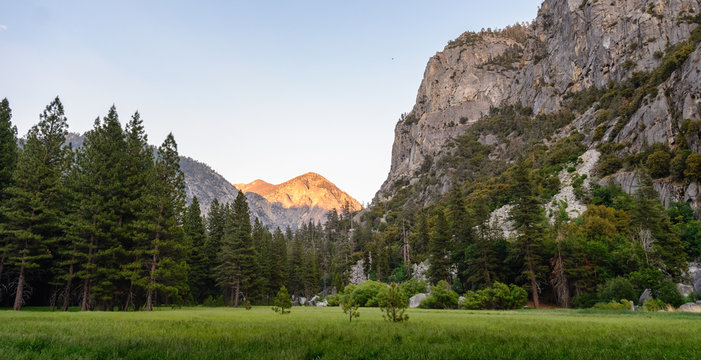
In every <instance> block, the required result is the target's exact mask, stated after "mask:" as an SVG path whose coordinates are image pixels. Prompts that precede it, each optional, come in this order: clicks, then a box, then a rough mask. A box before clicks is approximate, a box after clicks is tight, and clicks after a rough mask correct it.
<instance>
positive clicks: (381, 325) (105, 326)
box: [0, 307, 701, 359]
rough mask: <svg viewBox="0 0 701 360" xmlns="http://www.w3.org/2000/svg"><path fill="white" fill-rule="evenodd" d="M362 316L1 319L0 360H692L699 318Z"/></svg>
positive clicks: (697, 353)
mask: <svg viewBox="0 0 701 360" xmlns="http://www.w3.org/2000/svg"><path fill="white" fill-rule="evenodd" d="M408 313H409V316H410V320H409V322H407V323H399V324H392V323H388V322H386V321H383V320H382V317H381V313H380V311H379V310H378V309H375V308H361V309H360V317H359V318H358V319H356V321H353V322H352V323H348V321H347V319H346V318H345V315H344V314H343V312H342V311H341V309H340V308H299V307H295V308H293V309H292V313H291V314H289V315H279V314H275V313H273V311H271V310H270V308H268V307H254V308H253V309H252V310H250V311H246V310H243V309H228V308H214V309H213V308H187V309H180V310H171V309H162V310H160V311H154V312H152V313H145V312H132V313H119V312H88V313H80V312H69V313H51V312H39V311H22V312H12V311H0V359H120V358H126V359H316V358H325V359H375V358H381V359H427V358H435V359H466V358H471V359H473V358H476V359H514V358H523V359H543V358H551V359H554V358H565V359H591V358H604V359H647V358H650V359H652V358H656V359H659V358H666V359H698V358H701V346H700V345H699V344H701V315H698V314H683V313H659V314H658V313H631V312H610V311H592V310H589V311H568V310H549V311H535V310H530V311H501V312H499V311H491V312H489V311H442V310H418V309H412V310H411V311H409V312H408Z"/></svg>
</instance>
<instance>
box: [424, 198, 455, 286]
mask: <svg viewBox="0 0 701 360" xmlns="http://www.w3.org/2000/svg"><path fill="white" fill-rule="evenodd" d="M450 240H451V235H450V225H449V224H448V221H447V220H446V218H445V214H444V212H443V211H441V210H439V211H438V213H437V214H436V224H435V225H434V226H433V231H432V232H431V238H430V242H429V244H428V251H429V254H430V255H429V262H430V264H429V268H428V277H429V279H430V280H431V283H433V284H437V283H438V282H439V281H441V280H445V281H448V282H450V265H451V261H450Z"/></svg>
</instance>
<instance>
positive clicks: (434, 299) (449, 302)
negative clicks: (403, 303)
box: [419, 280, 460, 309]
mask: <svg viewBox="0 0 701 360" xmlns="http://www.w3.org/2000/svg"><path fill="white" fill-rule="evenodd" d="M459 297H460V296H459V295H458V293H456V292H455V291H453V289H451V287H450V284H448V282H447V281H445V280H441V281H439V282H438V284H436V285H434V286H431V294H429V295H428V297H426V298H425V299H424V300H423V301H421V304H420V305H419V307H420V308H422V309H454V308H456V307H457V306H458V298H459Z"/></svg>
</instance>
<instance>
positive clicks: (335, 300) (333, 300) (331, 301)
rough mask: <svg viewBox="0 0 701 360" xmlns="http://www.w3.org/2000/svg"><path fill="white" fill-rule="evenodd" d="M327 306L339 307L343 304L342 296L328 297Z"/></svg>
mask: <svg viewBox="0 0 701 360" xmlns="http://www.w3.org/2000/svg"><path fill="white" fill-rule="evenodd" d="M326 303H327V306H339V305H340V304H341V295H340V294H338V295H329V296H327V297H326Z"/></svg>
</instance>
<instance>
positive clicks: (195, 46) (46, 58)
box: [0, 0, 541, 203]
mask: <svg viewBox="0 0 701 360" xmlns="http://www.w3.org/2000/svg"><path fill="white" fill-rule="evenodd" d="M540 2H541V1H540V0H492V1H469V0H463V1H441V0H437V1H431V2H429V1H425V0H424V1H410V0H402V1H382V0H371V1H362V0H361V1H328V0H327V1H305V0H300V1H262V0H261V1H70V0H66V1H51V0H46V1H32V0H23V1H14V0H0V98H3V97H6V98H7V99H8V100H9V101H10V106H11V108H12V112H13V118H12V121H13V123H14V124H15V125H17V128H18V132H19V134H20V136H24V135H25V134H26V133H27V131H28V130H29V128H30V127H31V126H32V125H34V124H35V123H36V122H37V121H38V119H39V113H41V111H42V110H43V109H44V107H45V106H46V105H47V104H48V103H49V102H51V100H52V99H53V98H54V97H55V96H57V95H58V96H59V97H60V98H61V101H62V102H63V105H64V108H65V111H66V116H67V117H68V122H69V125H70V129H69V130H70V131H73V132H79V133H83V132H85V131H87V130H89V129H90V128H91V126H92V124H93V121H94V120H95V118H96V117H98V116H99V117H102V116H104V115H106V113H107V110H108V109H109V107H110V106H112V105H113V104H114V105H115V106H116V107H117V111H118V113H119V115H120V120H121V122H122V123H123V124H124V123H126V121H127V120H128V119H129V117H130V116H131V115H132V114H133V113H134V112H135V111H137V110H138V111H139V113H140V114H141V116H142V119H143V120H144V125H145V127H146V131H147V134H148V136H149V142H150V143H152V144H155V145H158V144H160V143H161V142H162V141H163V140H164V139H165V136H166V135H167V134H168V133H169V132H172V133H173V134H174V135H175V139H176V141H177V143H178V149H179V152H180V154H181V155H185V156H189V157H192V158H194V159H196V160H199V161H201V162H204V163H206V164H208V165H209V166H211V167H212V168H213V169H214V170H216V171H217V172H219V173H220V174H222V175H223V176H224V177H225V178H226V179H227V180H229V181H230V182H232V183H247V182H250V181H253V180H255V179H263V180H265V181H268V182H270V183H273V184H277V183H282V182H284V181H286V180H289V179H291V178H293V177H295V176H298V175H301V174H303V173H306V172H309V171H313V172H317V173H319V174H321V175H323V176H324V177H326V178H327V179H329V180H330V181H332V182H333V183H335V184H336V185H337V186H338V187H339V188H341V190H344V191H346V192H348V193H349V194H350V195H351V196H353V197H355V198H356V199H358V200H359V201H361V202H363V203H368V202H370V201H371V200H372V198H373V196H374V195H375V193H376V191H377V190H378V189H379V188H380V185H381V184H382V182H383V181H384V180H385V178H386V177H387V174H388V172H389V169H390V162H391V152H392V143H393V139H394V126H395V124H396V122H397V120H398V119H399V116H400V114H402V113H404V112H409V111H410V110H411V108H412V107H413V105H414V102H415V100H416V92H417V90H418V88H419V85H420V83H421V79H422V77H423V72H424V68H425V66H426V63H427V61H428V59H429V58H430V57H431V56H433V55H434V54H435V53H436V52H438V51H441V50H442V49H443V47H444V46H445V45H446V44H447V42H448V40H451V39H454V38H456V37H457V36H458V35H460V34H461V33H463V32H464V31H479V30H480V29H482V28H488V27H491V28H503V27H505V26H506V25H509V24H513V23H515V22H522V21H531V20H533V19H534V18H535V16H536V13H537V9H538V6H539V5H540Z"/></svg>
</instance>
